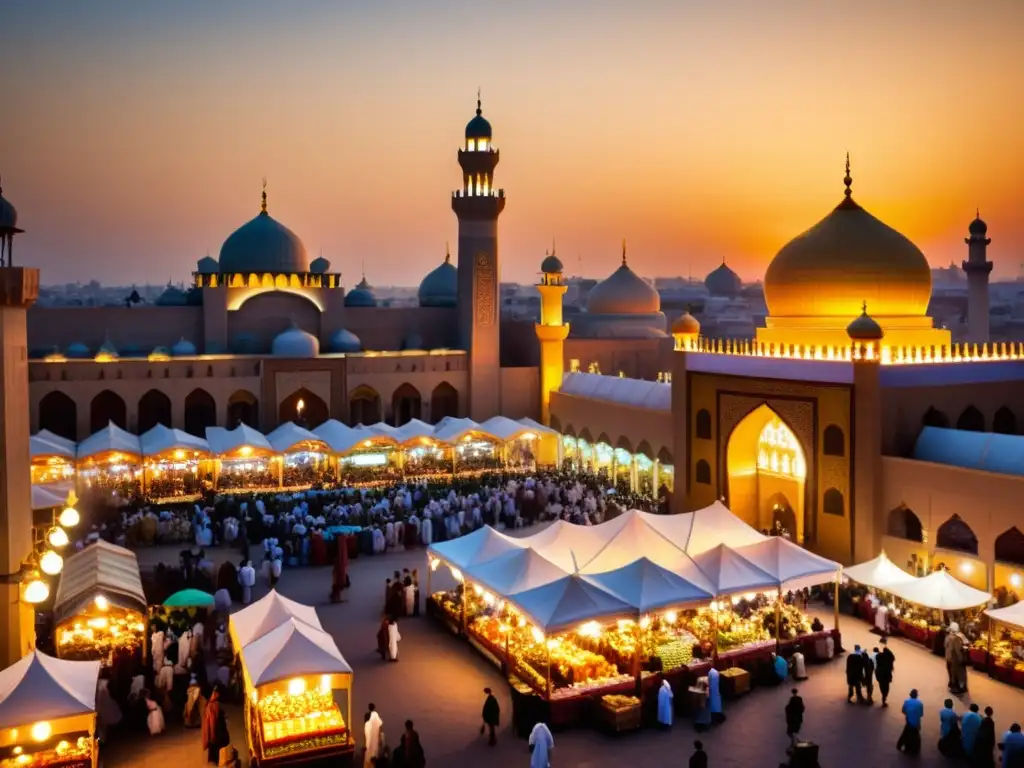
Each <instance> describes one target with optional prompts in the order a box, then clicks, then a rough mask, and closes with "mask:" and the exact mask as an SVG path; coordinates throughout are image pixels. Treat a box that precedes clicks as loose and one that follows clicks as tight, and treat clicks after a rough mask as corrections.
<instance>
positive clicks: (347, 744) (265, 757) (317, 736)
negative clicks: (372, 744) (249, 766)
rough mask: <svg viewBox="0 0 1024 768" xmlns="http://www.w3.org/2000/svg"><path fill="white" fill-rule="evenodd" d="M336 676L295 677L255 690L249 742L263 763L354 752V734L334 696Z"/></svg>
mask: <svg viewBox="0 0 1024 768" xmlns="http://www.w3.org/2000/svg"><path fill="white" fill-rule="evenodd" d="M333 677H334V676H332V675H324V676H323V679H322V680H320V681H319V682H318V683H317V681H316V680H315V679H314V678H311V679H310V680H308V681H307V680H306V679H305V678H293V679H292V680H289V681H288V682H287V684H286V685H283V686H282V685H276V686H266V687H264V688H261V689H260V690H259V691H258V692H257V691H252V690H250V692H249V697H248V698H247V715H248V720H249V737H250V747H251V749H252V753H253V756H254V757H255V759H256V763H257V764H258V765H261V766H267V765H289V764H292V763H303V762H307V761H310V760H320V759H325V758H335V757H343V756H350V755H351V754H352V753H353V752H354V751H355V741H354V738H353V734H352V733H351V731H350V730H349V728H348V725H347V723H346V722H345V716H344V715H343V714H342V711H341V709H340V707H339V706H338V703H337V701H336V700H335V696H334V689H333V687H332V686H333V685H334V683H333V682H332V680H333ZM314 686H315V687H314ZM254 694H256V695H254Z"/></svg>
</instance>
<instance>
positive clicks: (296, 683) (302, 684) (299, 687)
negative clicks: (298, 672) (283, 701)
mask: <svg viewBox="0 0 1024 768" xmlns="http://www.w3.org/2000/svg"><path fill="white" fill-rule="evenodd" d="M305 692H306V681H305V680H303V679H302V678H301V677H293V678H292V679H291V680H289V681H288V694H289V695H290V696H301V695H302V694H304V693H305Z"/></svg>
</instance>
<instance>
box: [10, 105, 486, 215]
mask: <svg viewBox="0 0 1024 768" xmlns="http://www.w3.org/2000/svg"><path fill="white" fill-rule="evenodd" d="M485 122H486V121H485ZM466 130H467V135H469V134H468V131H469V129H468V128H467V129H466ZM3 192H4V190H3V187H2V186H0V229H17V228H18V211H17V210H16V209H15V207H14V206H13V205H11V204H10V203H9V202H8V201H7V199H6V198H4V195H3Z"/></svg>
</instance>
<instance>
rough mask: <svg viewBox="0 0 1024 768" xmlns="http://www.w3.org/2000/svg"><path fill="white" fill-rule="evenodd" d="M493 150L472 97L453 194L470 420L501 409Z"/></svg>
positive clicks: (498, 208) (497, 193)
mask: <svg viewBox="0 0 1024 768" xmlns="http://www.w3.org/2000/svg"><path fill="white" fill-rule="evenodd" d="M497 164H498V151H497V150H496V149H494V148H493V147H492V146H491V124H490V123H489V122H487V120H486V119H485V118H484V116H483V112H482V110H481V107H480V94H479V92H478V93H477V101H476V117H474V118H473V119H472V120H470V121H469V123H468V124H467V125H466V145H465V148H464V149H460V150H459V166H460V167H461V168H462V189H460V190H457V191H456V192H453V193H452V210H453V211H455V215H456V216H458V218H459V252H458V264H457V266H458V270H459V298H458V307H459V309H458V312H459V315H458V317H459V346H460V347H461V348H462V349H464V350H466V353H467V357H468V360H467V365H468V367H469V416H470V418H472V419H474V420H476V421H483V420H484V419H488V418H490V417H491V416H496V415H498V413H499V411H500V409H501V357H500V355H499V343H500V332H499V331H500V322H501V307H500V305H499V296H498V279H499V277H498V276H499V269H498V216H499V215H501V212H502V211H503V210H504V209H505V190H503V189H495V188H494V168H495V166H496V165H497Z"/></svg>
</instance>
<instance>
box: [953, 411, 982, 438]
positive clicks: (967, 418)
mask: <svg viewBox="0 0 1024 768" xmlns="http://www.w3.org/2000/svg"><path fill="white" fill-rule="evenodd" d="M956 428H957V429H962V430H964V431H966V432H984V431H985V417H984V416H983V415H982V414H981V411H979V410H978V409H977V408H975V407H974V406H973V405H969V406H967V407H966V408H964V412H963V413H961V414H960V418H959V419H957V420H956Z"/></svg>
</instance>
